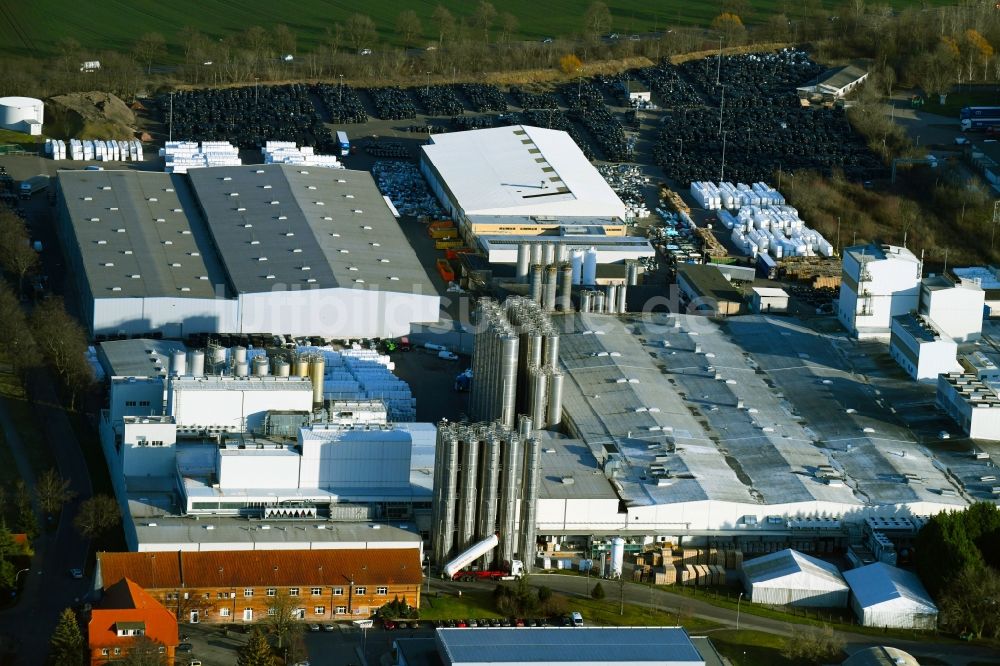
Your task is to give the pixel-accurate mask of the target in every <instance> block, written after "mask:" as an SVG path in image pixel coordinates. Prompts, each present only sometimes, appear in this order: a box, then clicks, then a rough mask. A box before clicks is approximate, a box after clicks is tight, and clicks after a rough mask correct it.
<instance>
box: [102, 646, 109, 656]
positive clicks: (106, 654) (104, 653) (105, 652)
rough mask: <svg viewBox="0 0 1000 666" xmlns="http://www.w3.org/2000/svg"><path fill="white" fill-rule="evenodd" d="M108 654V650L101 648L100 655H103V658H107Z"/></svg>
mask: <svg viewBox="0 0 1000 666" xmlns="http://www.w3.org/2000/svg"><path fill="white" fill-rule="evenodd" d="M110 652H111V650H109V649H108V648H101V654H103V655H104V656H105V657H107V656H108V654H109V653H110Z"/></svg>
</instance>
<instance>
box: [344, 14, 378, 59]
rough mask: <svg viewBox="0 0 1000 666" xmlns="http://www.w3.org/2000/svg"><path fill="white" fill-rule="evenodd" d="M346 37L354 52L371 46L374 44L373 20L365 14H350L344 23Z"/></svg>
mask: <svg viewBox="0 0 1000 666" xmlns="http://www.w3.org/2000/svg"><path fill="white" fill-rule="evenodd" d="M345 29H346V30H347V38H348V39H349V40H351V46H353V47H354V50H355V52H357V51H360V50H361V49H362V48H371V47H372V46H373V45H374V44H375V22H374V21H372V20H371V17H369V16H366V15H365V14H351V16H350V17H349V18H348V19H347V24H346V25H345Z"/></svg>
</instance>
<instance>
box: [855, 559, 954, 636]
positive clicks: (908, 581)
mask: <svg viewBox="0 0 1000 666" xmlns="http://www.w3.org/2000/svg"><path fill="white" fill-rule="evenodd" d="M844 578H845V579H846V580H847V584H848V585H849V586H850V588H851V608H852V609H853V610H854V614H855V615H857V617H858V621H859V622H860V623H861V624H862V626H865V627H890V628H898V629H934V628H935V627H936V626H937V617H938V609H937V606H935V605H934V601H933V600H932V599H931V595H930V594H928V593H927V590H926V589H925V588H924V586H923V583H921V582H920V579H919V578H917V576H916V574H913V573H910V572H909V571H904V570H903V569H899V568H897V567H894V566H890V565H888V564H884V563H882V562H876V563H875V564H869V565H868V566H865V567H860V568H858V569H851V570H850V571H845V572H844Z"/></svg>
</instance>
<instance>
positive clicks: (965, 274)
mask: <svg viewBox="0 0 1000 666" xmlns="http://www.w3.org/2000/svg"><path fill="white" fill-rule="evenodd" d="M948 272H949V273H950V274H951V275H954V276H955V279H956V280H960V281H962V282H973V283H974V284H977V285H979V287H980V288H981V289H982V290H983V291H984V292H985V296H986V298H985V303H984V313H985V315H986V316H988V317H996V316H1000V269H998V268H997V267H995V266H967V267H964V268H950V269H948Z"/></svg>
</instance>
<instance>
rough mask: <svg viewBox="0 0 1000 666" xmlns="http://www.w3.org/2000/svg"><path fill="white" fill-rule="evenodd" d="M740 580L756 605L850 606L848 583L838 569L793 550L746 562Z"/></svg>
mask: <svg viewBox="0 0 1000 666" xmlns="http://www.w3.org/2000/svg"><path fill="white" fill-rule="evenodd" d="M740 577H741V579H742V580H743V586H744V588H745V589H746V591H747V595H748V596H749V598H750V601H752V602H753V603H755V604H773V605H776V606H818V607H823V608H833V607H836V608H843V607H845V606H847V591H848V588H847V583H845V582H844V578H843V576H841V575H840V571H839V570H838V569H837V567H836V566H835V565H833V564H830V563H829V562H824V561H822V560H818V559H816V558H815V557H809V556H808V555H803V554H802V553H800V552H798V551H795V550H791V549H790V548H789V549H785V550H782V551H778V552H777V553H771V554H770V555H765V556H764V557H758V558H757V559H753V560H748V561H746V562H744V563H743V569H742V570H741V571H740Z"/></svg>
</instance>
